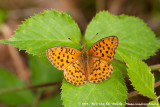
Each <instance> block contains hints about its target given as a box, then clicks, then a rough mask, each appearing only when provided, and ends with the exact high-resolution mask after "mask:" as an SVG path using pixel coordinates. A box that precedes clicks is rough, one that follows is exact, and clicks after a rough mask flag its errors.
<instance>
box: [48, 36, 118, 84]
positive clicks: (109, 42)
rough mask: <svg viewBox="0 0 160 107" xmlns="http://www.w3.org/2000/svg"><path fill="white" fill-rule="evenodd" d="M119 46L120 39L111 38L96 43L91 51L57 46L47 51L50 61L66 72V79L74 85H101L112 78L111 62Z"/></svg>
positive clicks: (83, 48)
mask: <svg viewBox="0 0 160 107" xmlns="http://www.w3.org/2000/svg"><path fill="white" fill-rule="evenodd" d="M117 46H118V38H117V37H116V36H110V37H107V38H103V39H101V40H99V41H98V42H96V43H95V44H94V45H93V46H92V47H91V48H90V49H89V50H87V49H86V48H85V46H83V47H82V51H79V50H77V49H74V48H71V47H65V46H56V47H53V48H49V49H47V56H48V59H49V60H50V61H51V62H52V64H53V65H54V66H55V67H56V68H57V69H60V70H64V77H65V79H66V80H67V81H68V82H70V83H71V84H74V85H82V84H85V83H86V82H87V80H88V81H89V82H91V83H100V82H102V80H106V79H107V78H108V77H110V76H111V74H112V71H113V67H112V64H111V63H109V62H108V61H111V60H112V59H113V58H114V55H115V49H116V48H117Z"/></svg>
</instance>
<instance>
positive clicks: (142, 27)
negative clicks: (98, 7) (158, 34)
mask: <svg viewBox="0 0 160 107" xmlns="http://www.w3.org/2000/svg"><path fill="white" fill-rule="evenodd" d="M97 33H98V35H96V34H97ZM107 36H117V37H118V38H119V46H118V48H117V50H116V55H115V57H116V59H119V60H122V58H121V57H120V55H119V52H120V53H122V54H124V55H126V56H135V57H137V58H139V59H147V58H149V56H151V55H154V54H155V52H156V51H157V49H159V48H160V41H159V40H157V38H155V34H154V33H153V32H152V31H151V29H150V28H149V27H148V26H146V24H145V23H144V22H143V21H142V20H140V19H138V18H136V17H133V16H127V15H121V16H114V15H112V14H110V13H108V12H106V11H103V12H100V13H98V14H97V15H96V16H95V17H94V18H93V19H92V21H91V22H90V24H89V25H88V27H87V30H86V33H85V41H86V43H87V48H88V49H89V47H91V46H92V45H93V44H94V43H95V42H97V41H98V40H100V39H102V38H104V37H107Z"/></svg>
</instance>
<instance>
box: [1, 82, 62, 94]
mask: <svg viewBox="0 0 160 107" xmlns="http://www.w3.org/2000/svg"><path fill="white" fill-rule="evenodd" d="M59 84H61V82H51V83H45V84H40V85H33V86H27V87H19V88H10V89H3V90H0V94H4V93H9V92H14V91H22V90H28V89H36V88H42V87H48V86H52V85H59Z"/></svg>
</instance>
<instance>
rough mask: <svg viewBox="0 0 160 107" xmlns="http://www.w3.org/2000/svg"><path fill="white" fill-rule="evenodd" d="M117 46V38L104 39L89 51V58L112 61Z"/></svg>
mask: <svg viewBox="0 0 160 107" xmlns="http://www.w3.org/2000/svg"><path fill="white" fill-rule="evenodd" d="M117 46H118V38H117V37H116V36H110V37H106V38H103V39H101V40H99V41H98V42H96V43H95V44H93V46H92V47H91V48H90V49H89V56H90V57H96V58H101V59H105V60H107V61H111V60H112V59H113V58H114V55H115V49H116V48H117Z"/></svg>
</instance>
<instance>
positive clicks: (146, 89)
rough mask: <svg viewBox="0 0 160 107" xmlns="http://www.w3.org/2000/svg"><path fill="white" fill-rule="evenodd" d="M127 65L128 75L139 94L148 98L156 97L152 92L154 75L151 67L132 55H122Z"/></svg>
mask: <svg viewBox="0 0 160 107" xmlns="http://www.w3.org/2000/svg"><path fill="white" fill-rule="evenodd" d="M122 57H123V59H124V61H125V62H126V64H127V67H128V75H129V78H130V80H131V82H132V85H133V86H134V87H135V89H136V90H137V91H139V93H140V94H143V95H144V96H147V97H149V98H156V95H155V93H154V81H155V80H154V76H153V74H152V73H151V72H150V71H151V69H150V68H149V67H148V66H147V65H146V64H145V63H144V62H142V61H140V60H138V59H137V58H134V57H126V56H122Z"/></svg>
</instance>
